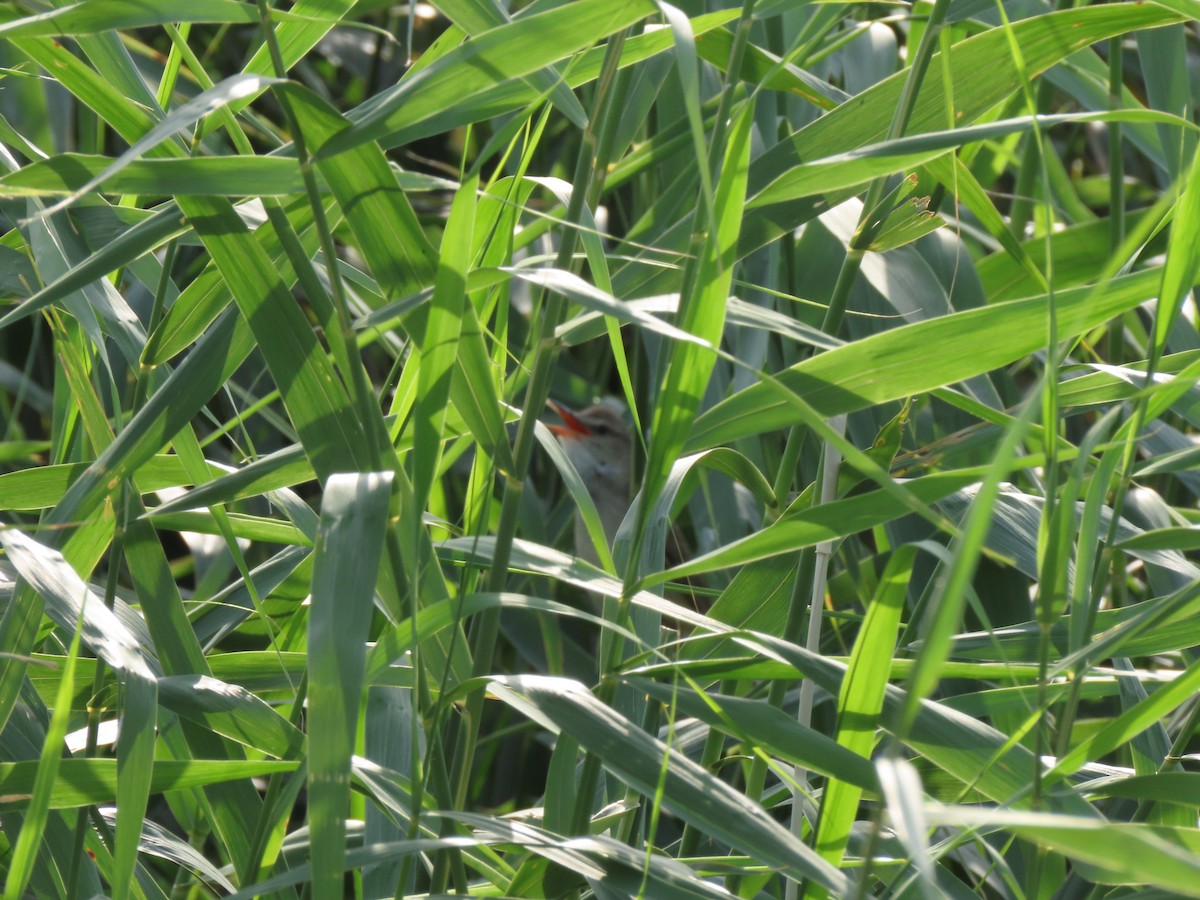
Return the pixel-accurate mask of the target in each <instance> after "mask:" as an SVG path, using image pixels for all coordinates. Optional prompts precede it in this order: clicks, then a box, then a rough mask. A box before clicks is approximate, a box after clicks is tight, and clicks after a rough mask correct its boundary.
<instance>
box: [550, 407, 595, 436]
mask: <svg viewBox="0 0 1200 900" xmlns="http://www.w3.org/2000/svg"><path fill="white" fill-rule="evenodd" d="M546 403H547V405H548V406H549V407H550V408H551V409H553V410H554V411H555V412H556V413H558V416H559V418H560V419H562V420H563V422H564V423H565V424H563V425H548V426H546V427H547V428H549V429H550V430H551V431H553V432H554V433H555V434H557V435H558V436H559V437H571V438H579V437H586V436H587V435H589V434H591V433H592V430H591V429H590V428H588V427H587V426H586V425H584V424H583V423H582V422H580V421H579V419H578V418H577V417H576V415H575V413H573V412H571V410H569V409H567V408H566V407H565V406H563V405H562V404H560V403H555V402H554V401H553V400H547V401H546Z"/></svg>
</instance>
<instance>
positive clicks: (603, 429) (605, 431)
mask: <svg viewBox="0 0 1200 900" xmlns="http://www.w3.org/2000/svg"><path fill="white" fill-rule="evenodd" d="M592 431H593V432H594V433H595V434H598V435H599V436H600V437H605V436H606V435H609V434H611V433H612V429H611V428H609V427H608V426H607V425H605V424H603V423H601V424H599V425H595V426H593V427H592Z"/></svg>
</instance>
